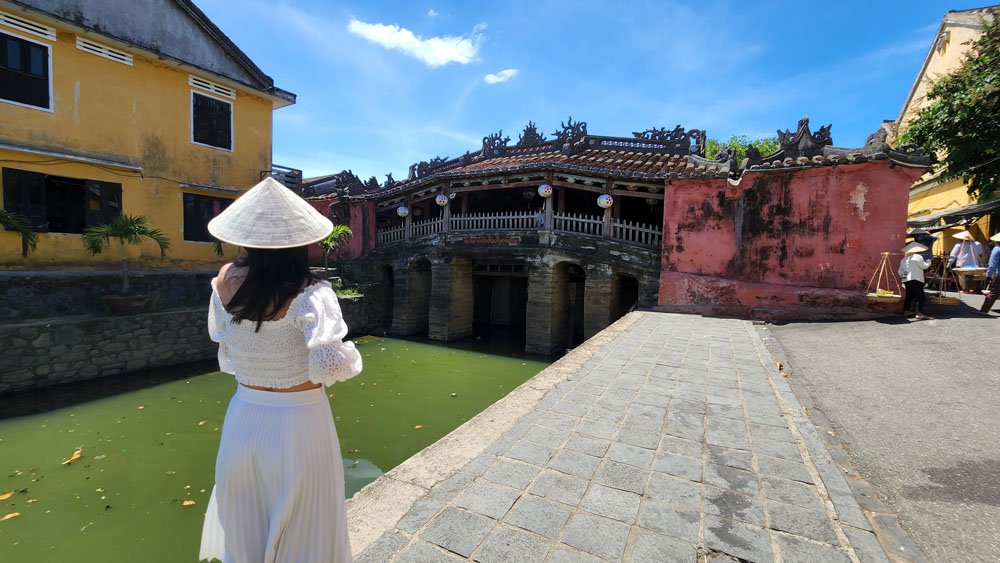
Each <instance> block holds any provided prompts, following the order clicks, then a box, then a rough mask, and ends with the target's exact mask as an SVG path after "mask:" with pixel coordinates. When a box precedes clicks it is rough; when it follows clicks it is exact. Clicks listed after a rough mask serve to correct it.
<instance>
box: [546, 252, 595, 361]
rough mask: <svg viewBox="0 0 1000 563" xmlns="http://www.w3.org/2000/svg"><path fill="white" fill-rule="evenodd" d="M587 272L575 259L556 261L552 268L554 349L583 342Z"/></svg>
mask: <svg viewBox="0 0 1000 563" xmlns="http://www.w3.org/2000/svg"><path fill="white" fill-rule="evenodd" d="M586 283H587V272H586V270H584V268H583V267H582V266H581V265H580V264H577V263H575V262H559V263H558V264H556V266H555V268H554V269H553V286H554V287H553V293H552V307H553V309H554V311H555V321H556V323H555V326H554V329H555V330H554V331H553V336H554V337H555V338H554V340H555V342H554V343H555V344H557V345H558V348H557V351H562V350H569V349H570V348H575V347H577V346H579V345H580V344H582V343H583V341H584V340H585V339H586V334H585V331H584V308H585V304H586V297H587V294H586Z"/></svg>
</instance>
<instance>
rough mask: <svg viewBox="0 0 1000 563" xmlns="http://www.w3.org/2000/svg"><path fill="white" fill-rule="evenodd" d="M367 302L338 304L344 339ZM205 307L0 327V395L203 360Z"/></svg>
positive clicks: (209, 345) (212, 352)
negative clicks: (345, 325)
mask: <svg viewBox="0 0 1000 563" xmlns="http://www.w3.org/2000/svg"><path fill="white" fill-rule="evenodd" d="M367 307H368V303H367V301H366V300H365V299H364V298H349V299H340V308H341V311H342V312H343V315H344V320H345V322H347V326H348V327H349V328H350V333H349V337H350V338H354V337H357V336H360V335H364V334H367V330H368V309H367ZM206 320H207V305H206V306H199V307H196V308H190V309H183V310H178V311H169V312H165V313H153V314H144V315H135V316H129V317H107V316H101V317H76V318H72V317H62V318H47V319H41V320H31V321H24V322H19V323H8V324H4V325H0V350H2V351H3V353H2V354H0V394H3V393H8V392H13V391H19V390H23V389H32V388H39V387H47V386H50V385H58V384H62V383H71V382H74V381H84V380H90V379H97V378H101V377H106V376H109V375H117V374H122V373H129V372H136V371H141V370H145V369H149V368H154V367H163V366H171V365H177V364H184V363H190V362H195V361H199V360H209V359H214V358H215V357H216V353H217V350H218V346H217V345H216V344H215V343H214V342H212V341H211V340H209V338H208V329H207V327H206Z"/></svg>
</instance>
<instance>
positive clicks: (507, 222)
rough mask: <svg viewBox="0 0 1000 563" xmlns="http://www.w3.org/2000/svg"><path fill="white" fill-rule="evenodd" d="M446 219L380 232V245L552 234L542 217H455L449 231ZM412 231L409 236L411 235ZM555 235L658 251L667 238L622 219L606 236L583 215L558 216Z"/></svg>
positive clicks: (596, 221) (600, 224)
mask: <svg viewBox="0 0 1000 563" xmlns="http://www.w3.org/2000/svg"><path fill="white" fill-rule="evenodd" d="M445 227H446V225H445V220H444V217H443V216H442V217H437V218H434V219H424V220H423V221H414V222H412V223H410V225H409V227H407V226H406V225H399V226H397V227H390V228H387V229H378V231H377V232H376V234H375V241H376V244H390V243H394V242H399V241H403V240H408V239H412V238H418V237H424V236H427V235H433V234H436V233H440V232H444V231H446V230H447V231H455V232H468V231H528V230H540V231H542V230H548V227H547V226H546V225H545V224H544V220H542V219H541V217H539V216H538V215H536V214H535V213H531V212H525V211H513V212H496V213H473V214H469V215H452V216H451V218H450V221H449V222H448V225H447V229H446V228H445ZM407 229H409V233H407ZM551 230H552V231H556V232H562V233H578V234H582V235H590V236H596V237H605V238H609V239H613V240H619V241H622V242H627V243H630V244H635V245H639V246H645V247H651V248H658V247H659V246H660V241H661V240H662V238H663V234H662V232H661V231H660V229H659V228H656V227H652V226H649V225H643V224H641V223H639V222H638V221H629V220H621V219H613V220H611V232H610V233H607V234H605V232H604V218H603V217H599V216H596V215H585V214H582V213H554V214H553V215H552V227H551Z"/></svg>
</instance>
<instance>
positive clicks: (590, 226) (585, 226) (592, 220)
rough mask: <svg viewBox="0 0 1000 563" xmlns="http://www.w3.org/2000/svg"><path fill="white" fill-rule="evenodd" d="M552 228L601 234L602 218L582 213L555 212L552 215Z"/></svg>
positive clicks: (586, 233)
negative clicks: (553, 222)
mask: <svg viewBox="0 0 1000 563" xmlns="http://www.w3.org/2000/svg"><path fill="white" fill-rule="evenodd" d="M552 218H553V220H554V221H555V224H554V225H553V229H554V230H556V231H563V232H567V233H580V234H584V235H596V236H601V235H603V234H604V219H602V218H600V217H597V216H594V215H584V214H582V213H556V214H554V215H553V217H552Z"/></svg>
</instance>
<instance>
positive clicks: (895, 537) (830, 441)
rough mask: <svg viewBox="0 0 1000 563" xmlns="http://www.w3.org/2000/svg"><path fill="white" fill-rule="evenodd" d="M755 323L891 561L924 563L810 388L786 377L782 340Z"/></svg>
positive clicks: (758, 333)
mask: <svg viewBox="0 0 1000 563" xmlns="http://www.w3.org/2000/svg"><path fill="white" fill-rule="evenodd" d="M754 324H755V326H754V328H755V329H756V332H757V335H758V336H759V337H760V339H761V341H762V342H763V344H764V346H765V347H766V349H767V351H768V352H770V354H771V356H772V357H773V358H774V360H775V361H776V362H777V363H778V364H780V366H781V368H779V369H780V371H781V374H782V376H783V378H784V380H785V381H786V382H787V383H788V386H789V388H790V389H791V390H792V393H793V394H794V395H795V397H796V398H797V399H798V401H799V404H800V405H801V406H802V409H803V410H804V411H805V413H806V415H807V416H808V417H809V420H810V421H812V423H813V425H814V426H815V427H816V429H817V430H818V431H819V436H820V439H821V440H822V442H823V444H824V445H825V446H826V449H827V451H828V452H829V453H830V457H831V458H832V459H833V461H834V462H835V463H836V465H837V467H838V468H839V469H840V471H841V473H842V474H843V476H844V478H845V479H846V480H847V484H848V485H849V486H850V488H851V491H852V492H853V493H854V498H855V500H857V503H858V505H859V506H860V507H861V509H862V511H863V512H864V514H865V516H866V517H867V519H868V522H869V523H870V526H871V529H872V530H873V531H874V532H875V536H876V537H877V538H878V541H879V543H881V544H882V548H883V549H884V550H885V552H886V554H887V555H888V556H889V557H890V559H891V560H892V561H893V562H894V563H927V559H926V558H925V557H924V555H923V553H922V552H921V551H920V548H919V547H917V545H916V543H914V542H913V540H911V539H910V538H909V537H908V536H907V535H906V533H905V532H903V530H902V528H900V526H899V520H898V518H897V517H896V515H895V514H894V513H893V511H892V510H890V509H889V508H888V507H887V506H885V505H884V504H883V503H882V501H880V500H879V498H878V492H877V490H876V489H875V488H874V487H873V486H872V485H871V484H869V483H868V482H867V481H866V480H865V479H864V478H863V477H862V476H861V474H860V473H858V471H857V470H856V469H855V467H854V463H853V462H852V460H851V458H850V454H848V453H847V451H846V450H845V449H844V446H843V443H842V442H841V441H840V439H839V438H838V436H837V433H836V432H835V431H834V429H833V425H832V423H831V422H830V420H829V419H828V418H827V417H826V415H824V414H823V413H822V412H820V410H819V409H817V408H816V405H815V403H814V402H813V399H812V394H811V393H810V392H809V389H808V388H806V386H805V385H804V384H803V383H802V382H801V381H800V380H799V379H797V378H793V377H788V376H789V375H790V374H791V373H792V371H791V370H790V369H788V368H789V366H790V363H789V361H788V356H787V354H785V350H784V348H783V347H782V346H781V343H780V342H779V341H778V339H777V338H775V337H773V336H772V335H771V334H770V333H769V332H768V331H767V328H766V327H765V326H760V325H758V324H757V323H754Z"/></svg>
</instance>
